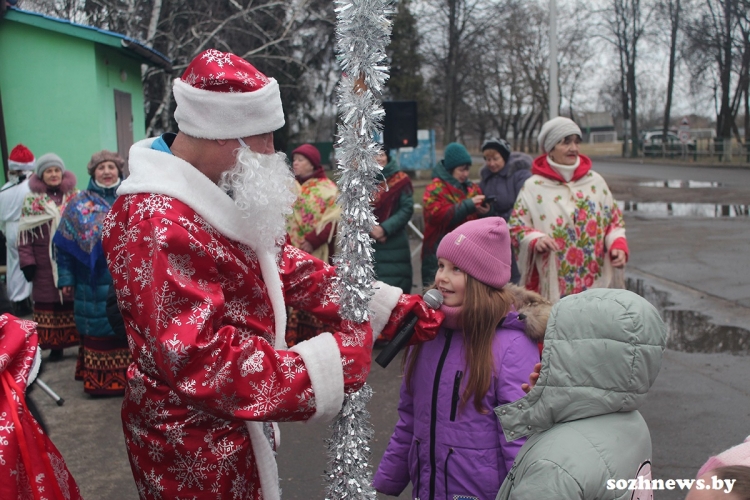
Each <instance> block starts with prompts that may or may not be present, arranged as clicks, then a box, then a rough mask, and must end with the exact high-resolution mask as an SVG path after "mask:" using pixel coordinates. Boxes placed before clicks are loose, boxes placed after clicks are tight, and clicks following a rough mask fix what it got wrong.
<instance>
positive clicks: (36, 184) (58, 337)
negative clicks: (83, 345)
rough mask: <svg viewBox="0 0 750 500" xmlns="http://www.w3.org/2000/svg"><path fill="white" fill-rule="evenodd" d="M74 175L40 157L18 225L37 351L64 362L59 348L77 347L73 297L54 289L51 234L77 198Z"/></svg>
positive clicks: (50, 155) (60, 164) (59, 163)
mask: <svg viewBox="0 0 750 500" xmlns="http://www.w3.org/2000/svg"><path fill="white" fill-rule="evenodd" d="M75 186H76V176H75V175H74V174H73V172H68V171H67V170H65V164H64V163H63V161H62V159H61V158H60V157H59V156H57V155H56V154H54V153H47V154H46V155H43V156H41V157H40V158H39V160H38V161H37V165H36V172H35V173H34V174H32V176H31V177H30V178H29V189H30V190H31V192H30V193H29V194H28V195H26V198H25V199H24V201H23V208H21V219H20V221H19V223H18V233H19V245H18V257H19V263H20V265H21V271H22V272H23V275H24V276H25V277H26V279H27V280H28V281H30V282H32V283H33V289H32V294H31V298H32V299H33V300H34V321H36V323H37V332H38V333H39V346H40V347H41V348H42V349H51V350H52V352H51V353H50V356H49V360H50V361H58V360H60V359H62V356H63V349H65V348H66V347H72V346H75V345H79V338H78V330H77V329H76V324H75V319H74V317H73V296H72V294H66V293H64V292H62V291H61V290H59V289H58V287H57V264H56V262H55V260H54V259H53V258H52V253H53V248H52V235H54V234H55V231H56V230H57V226H58V224H59V223H60V218H61V216H62V213H63V211H64V210H65V207H66V206H67V204H68V202H69V201H70V200H71V199H72V198H73V197H74V196H75V195H76V194H77V193H78V190H77V189H76V187H75Z"/></svg>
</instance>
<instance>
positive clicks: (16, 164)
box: [8, 160, 36, 171]
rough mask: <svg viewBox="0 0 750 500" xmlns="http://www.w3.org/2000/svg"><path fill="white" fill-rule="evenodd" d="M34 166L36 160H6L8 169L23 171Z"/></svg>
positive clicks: (32, 168)
mask: <svg viewBox="0 0 750 500" xmlns="http://www.w3.org/2000/svg"><path fill="white" fill-rule="evenodd" d="M35 167H36V160H34V161H30V162H28V163H22V162H20V161H13V160H8V170H16V171H19V170H24V171H28V170H34V168H35Z"/></svg>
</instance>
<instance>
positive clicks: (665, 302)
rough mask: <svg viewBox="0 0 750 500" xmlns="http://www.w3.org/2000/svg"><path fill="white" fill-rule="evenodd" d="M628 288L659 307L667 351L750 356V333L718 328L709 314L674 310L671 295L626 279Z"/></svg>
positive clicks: (639, 280) (737, 329)
mask: <svg viewBox="0 0 750 500" xmlns="http://www.w3.org/2000/svg"><path fill="white" fill-rule="evenodd" d="M625 286H626V288H627V289H628V290H630V291H631V292H635V293H637V294H638V295H640V296H641V297H643V298H645V299H646V300H648V301H649V302H650V303H651V304H653V305H654V307H656V309H657V310H658V311H659V314H661V317H662V319H664V322H665V323H666V325H667V348H669V349H674V350H676V351H683V352H710V353H717V352H729V353H733V354H750V330H747V329H745V328H740V327H735V326H727V325H717V324H714V323H712V322H711V320H710V318H709V317H708V316H706V315H705V314H702V313H699V312H696V311H685V310H682V311H680V310H675V309H671V307H672V306H674V303H673V302H671V301H670V300H669V293H667V292H664V291H661V290H657V289H656V288H654V287H652V286H650V285H646V284H645V283H644V282H643V280H641V279H636V280H634V279H632V278H626V280H625ZM738 307H739V306H738Z"/></svg>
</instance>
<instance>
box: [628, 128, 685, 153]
mask: <svg viewBox="0 0 750 500" xmlns="http://www.w3.org/2000/svg"><path fill="white" fill-rule="evenodd" d="M663 137H664V134H663V132H662V131H661V130H658V131H657V130H652V131H645V132H642V133H641V138H640V141H639V146H640V148H641V151H643V156H662V155H663V154H664V149H665V148H664V145H663V144H662V143H663V142H664V139H663ZM665 146H666V153H667V154H669V155H675V154H682V153H683V151H684V148H685V147H687V152H688V153H693V152H694V151H695V148H696V145H695V140H690V141H688V143H687V144H683V143H682V141H680V137H679V136H678V135H677V134H675V133H674V132H672V131H668V132H667V139H666V144H665Z"/></svg>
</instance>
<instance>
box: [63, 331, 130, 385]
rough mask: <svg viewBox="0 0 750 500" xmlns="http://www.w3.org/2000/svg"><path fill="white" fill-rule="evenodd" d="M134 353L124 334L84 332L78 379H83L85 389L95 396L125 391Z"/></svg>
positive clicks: (77, 364) (78, 364)
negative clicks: (104, 335) (131, 353)
mask: <svg viewBox="0 0 750 500" xmlns="http://www.w3.org/2000/svg"><path fill="white" fill-rule="evenodd" d="M130 362H131V357H130V350H129V349H128V340H127V339H126V338H123V337H90V336H88V335H82V336H81V348H80V349H79V350H78V362H77V363H76V373H75V378H76V380H83V391H84V392H85V393H87V394H91V395H94V396H121V395H123V394H125V384H126V382H127V371H128V366H129V365H130Z"/></svg>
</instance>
